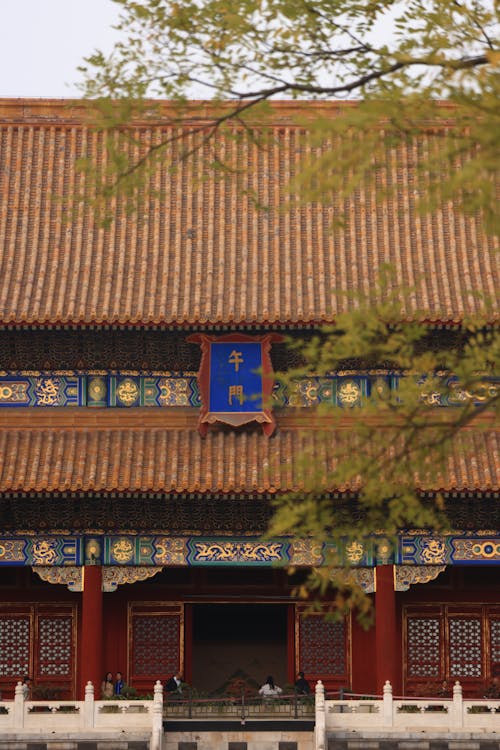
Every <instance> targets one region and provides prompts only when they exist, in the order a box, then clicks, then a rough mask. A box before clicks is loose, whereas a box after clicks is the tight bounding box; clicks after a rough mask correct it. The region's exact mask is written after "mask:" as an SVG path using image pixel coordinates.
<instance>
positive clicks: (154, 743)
mask: <svg viewBox="0 0 500 750" xmlns="http://www.w3.org/2000/svg"><path fill="white" fill-rule="evenodd" d="M162 737H163V685H162V684H161V682H160V680H156V682H155V688H154V698H153V730H152V732H151V746H150V750H161V747H162Z"/></svg>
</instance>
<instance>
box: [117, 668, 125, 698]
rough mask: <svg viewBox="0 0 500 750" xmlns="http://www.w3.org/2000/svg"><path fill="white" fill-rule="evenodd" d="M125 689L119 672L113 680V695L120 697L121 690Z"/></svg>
mask: <svg viewBox="0 0 500 750" xmlns="http://www.w3.org/2000/svg"><path fill="white" fill-rule="evenodd" d="M124 687H125V681H124V679H123V675H122V673H121V672H117V673H116V679H115V695H121V694H122V691H123V688H124Z"/></svg>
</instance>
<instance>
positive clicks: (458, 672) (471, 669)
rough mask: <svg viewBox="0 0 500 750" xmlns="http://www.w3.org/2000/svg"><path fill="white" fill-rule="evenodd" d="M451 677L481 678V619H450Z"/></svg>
mask: <svg viewBox="0 0 500 750" xmlns="http://www.w3.org/2000/svg"><path fill="white" fill-rule="evenodd" d="M448 626H449V634H450V635H449V638H450V675H451V676H452V677H481V671H482V670H481V662H482V643H481V641H482V638H481V620H480V618H479V617H474V618H473V617H471V618H465V617H460V618H458V617H456V618H450V619H449V625H448Z"/></svg>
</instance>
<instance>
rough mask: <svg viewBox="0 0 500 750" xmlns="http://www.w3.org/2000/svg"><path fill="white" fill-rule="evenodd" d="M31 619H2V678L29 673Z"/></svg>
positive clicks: (0, 675)
mask: <svg viewBox="0 0 500 750" xmlns="http://www.w3.org/2000/svg"><path fill="white" fill-rule="evenodd" d="M29 660H30V618H29V617H28V616H26V617H8V616H1V617H0V677H18V678H19V677H22V675H23V674H28V673H29Z"/></svg>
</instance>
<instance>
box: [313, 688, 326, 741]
mask: <svg viewBox="0 0 500 750" xmlns="http://www.w3.org/2000/svg"><path fill="white" fill-rule="evenodd" d="M315 693H316V701H315V726H314V750H325V747H326V713H325V686H324V685H323V683H322V682H321V680H318V681H317V683H316V690H315Z"/></svg>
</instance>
